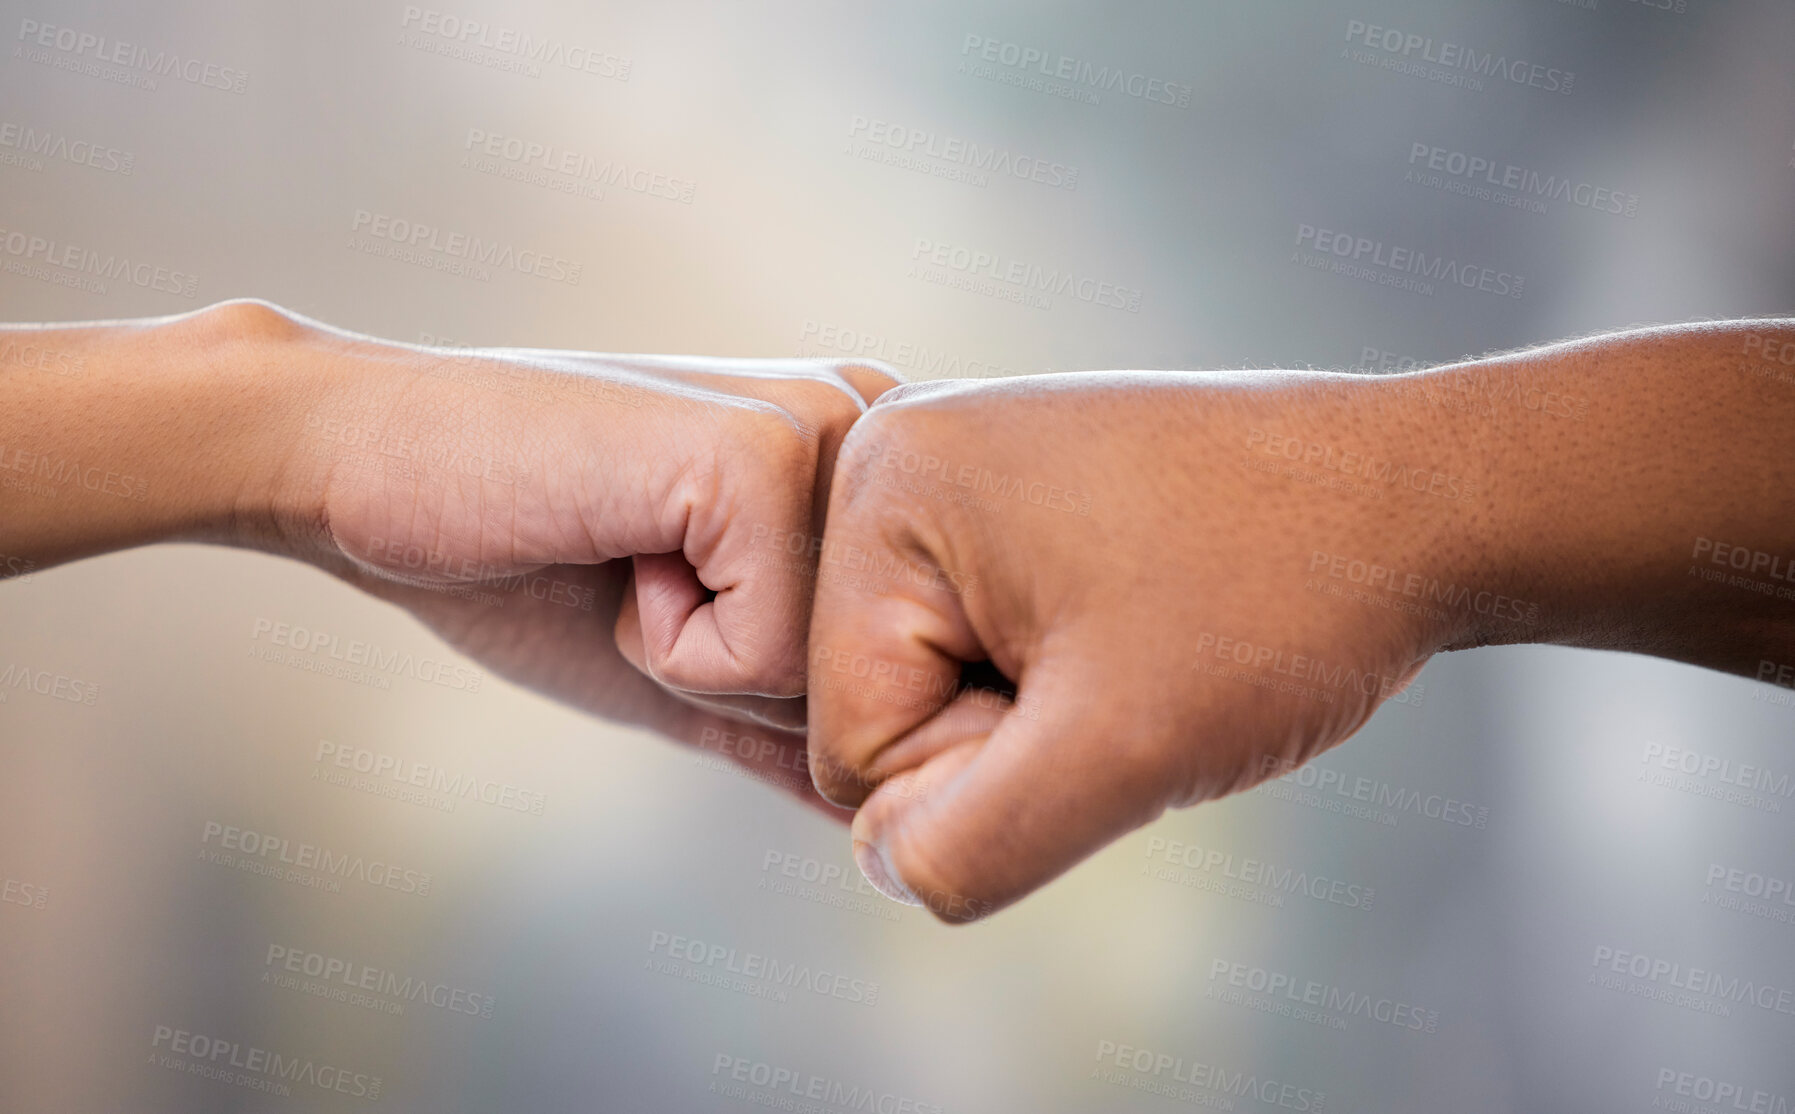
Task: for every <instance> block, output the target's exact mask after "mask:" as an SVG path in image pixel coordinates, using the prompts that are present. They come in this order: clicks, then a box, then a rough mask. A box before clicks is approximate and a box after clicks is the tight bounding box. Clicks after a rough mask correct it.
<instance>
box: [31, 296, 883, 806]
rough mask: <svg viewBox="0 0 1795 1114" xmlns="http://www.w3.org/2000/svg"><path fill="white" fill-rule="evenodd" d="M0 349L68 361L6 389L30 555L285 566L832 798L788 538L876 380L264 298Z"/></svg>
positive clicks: (798, 575) (817, 500) (581, 698)
mask: <svg viewBox="0 0 1795 1114" xmlns="http://www.w3.org/2000/svg"><path fill="white" fill-rule="evenodd" d="M9 342H10V343H11V344H12V349H11V351H13V352H15V353H17V352H19V351H21V344H29V345H30V346H31V347H32V351H33V356H32V357H31V359H32V360H33V361H35V362H36V363H39V364H41V363H44V362H50V363H52V364H53V365H54V364H55V361H54V359H53V358H45V357H42V356H39V355H37V353H52V354H66V355H67V356H68V357H69V359H67V360H65V361H63V362H62V364H60V365H56V366H62V367H75V368H78V369H79V372H80V373H79V374H77V375H72V376H71V375H62V374H56V373H54V372H51V371H46V370H45V369H43V368H41V367H34V366H26V367H20V366H17V361H15V366H13V367H10V368H7V369H5V372H4V378H3V379H0V384H4V392H5V394H6V396H7V399H6V404H5V406H4V407H3V408H0V409H3V415H0V453H3V454H4V456H3V457H0V476H4V477H8V478H17V479H18V480H20V481H21V483H22V484H23V483H24V482H25V481H30V482H32V483H37V484H39V485H40V488H46V489H54V490H53V494H51V495H50V496H49V497H45V496H44V494H43V491H42V490H33V489H31V488H29V487H27V486H19V485H12V486H6V487H0V554H6V555H9V556H14V557H18V558H21V559H22V560H20V561H19V562H18V566H19V568H21V569H22V568H23V567H24V564H25V562H27V561H28V562H29V563H30V564H31V565H32V566H34V567H36V568H39V569H42V568H47V567H49V566H51V565H54V564H57V563H60V562H62V561H67V560H73V559H77V558H80V557H84V556H88V555H91V554H96V553H104V552H107V551H110V550H115V549H120V548H126V547H129V546H133V545H141V544H146V543H150V542H155V541H164V540H204V541H214V542H222V543H226V544H234V545H243V546H252V547H256V548H261V549H265V550H268V551H271V552H275V553H280V554H284V555H288V556H293V557H297V558H300V559H303V560H306V561H309V562H311V563H313V564H316V565H318V566H319V567H321V568H324V569H326V570H327V571H329V572H331V573H333V574H335V575H337V576H340V577H342V578H343V579H344V580H346V581H348V582H350V583H352V584H355V585H357V586H358V587H360V588H363V589H364V590H367V591H369V592H372V593H374V594H376V595H379V596H381V597H383V598H386V599H389V600H392V601H393V602H395V603H398V604H400V605H401V606H404V607H407V608H409V609H410V610H412V611H414V612H415V613H417V614H418V616H419V617H420V618H421V619H423V620H424V621H425V622H426V623H428V624H429V625H430V626H432V627H433V628H435V629H436V630H437V631H438V632H439V633H441V634H443V635H444V637H445V638H447V639H448V640H449V641H450V642H451V643H453V644H454V645H456V646H457V647H458V648H460V649H461V650H463V651H464V652H466V653H468V654H469V655H470V656H473V657H475V658H477V659H479V660H480V661H482V662H483V663H484V664H485V665H487V666H488V667H490V668H491V669H493V670H494V671H495V672H498V673H500V674H501V675H503V676H506V677H508V678H511V679H513V680H515V681H518V682H519V683H522V684H525V685H527V686H529V687H531V688H535V689H538V690H540V691H544V692H546V693H548V694H550V695H552V696H555V697H557V698H560V699H562V700H564V701H566V702H568V703H570V704H573V705H575V706H576V707H579V708H581V709H583V710H586V711H589V712H593V713H595V714H600V715H604V716H607V717H608V718H612V719H617V720H621V721H624V722H629V723H633V724H639V725H643V726H649V727H652V728H654V729H656V730H659V731H662V732H663V733H666V734H669V735H671V736H673V737H675V738H678V739H681V740H683V741H686V742H688V743H692V744H694V745H710V746H712V747H713V748H714V749H717V750H718V751H719V752H720V753H722V754H723V755H724V756H725V757H728V758H732V759H737V760H740V761H741V762H742V763H743V764H745V765H747V766H749V767H750V768H751V769H752V770H754V772H756V773H757V774H761V775H764V776H765V777H766V778H767V779H768V780H770V781H772V782H774V783H775V784H781V785H785V786H787V787H788V788H789V789H790V790H791V791H793V792H794V793H796V794H797V795H798V796H799V797H801V798H803V799H805V800H807V801H808V802H810V803H811V804H812V805H816V804H817V803H818V802H817V798H816V796H815V793H814V790H812V789H811V787H810V785H809V784H808V780H807V779H806V778H804V777H802V776H801V775H802V774H803V773H804V772H805V769H806V765H805V761H804V758H803V745H804V744H803V735H802V730H801V729H802V727H803V725H804V718H805V709H804V701H803V698H802V694H803V689H804V669H805V651H804V638H805V634H806V631H807V629H808V625H809V615H810V603H811V592H812V587H813V583H814V578H815V559H814V556H813V555H812V553H811V550H810V548H809V547H808V546H804V545H799V546H796V547H793V546H781V547H779V548H777V549H775V547H774V546H773V545H772V542H773V540H775V539H787V538H800V539H808V538H811V537H814V536H815V534H816V532H817V531H819V530H820V529H821V525H822V522H821V515H822V509H823V507H824V506H825V505H826V499H827V493H828V484H829V478H830V476H831V474H832V466H833V462H834V456H835V452H836V450H837V448H838V447H839V445H840V443H841V439H842V438H843V436H845V434H846V432H847V430H848V428H849V427H850V426H851V425H852V423H853V422H854V420H855V419H857V418H858V417H859V416H860V415H861V413H862V412H863V411H864V410H865V408H866V405H867V403H868V402H869V401H871V400H872V399H874V398H876V397H877V396H878V394H879V393H880V392H881V391H883V390H885V389H887V388H889V387H890V386H891V385H893V384H894V383H895V382H896V380H895V378H894V377H892V376H891V375H890V374H889V373H887V372H885V371H882V370H880V369H879V368H877V367H874V366H871V365H865V364H835V363H830V362H827V361H814V360H717V359H705V358H695V357H692V358H675V357H619V356H600V355H594V354H589V353H576V352H557V351H544V350H528V351H525V350H496V349H495V350H480V351H471V350H457V351H444V350H433V349H427V348H422V347H418V346H408V345H397V344H390V343H387V342H383V341H378V340H374V339H371V338H368V337H362V336H357V335H354V334H350V333H345V332H342V331H339V330H335V329H331V328H328V327H326V326H323V325H321V324H319V323H316V322H312V321H308V320H305V319H303V318H299V317H297V316H296V315H293V314H290V313H286V312H284V311H281V310H279V309H277V308H275V307H272V306H269V305H266V304H263V303H256V302H236V303H225V304H222V305H220V306H215V307H211V308H209V309H206V310H203V311H200V312H199V313H197V314H191V315H187V316H184V317H179V318H170V319H162V320H158V321H148V322H125V323H117V324H101V325H83V326H71V327H59V328H32V327H14V328H11V329H7V330H4V331H0V344H5V343H9ZM71 463H72V465H73V467H71ZM71 477H73V478H71ZM82 477H85V480H84V479H83V478H82ZM794 548H795V549H796V552H793V551H792V550H793V549H794ZM5 564H6V563H5V562H0V567H4V566H5ZM8 571H9V572H13V571H19V569H8ZM471 584H479V585H481V587H480V591H479V593H478V594H477V595H476V594H475V593H472V592H469V591H466V590H465V588H466V586H467V585H471ZM458 587H459V588H462V589H464V590H462V591H460V592H457V591H454V589H456V588H458ZM495 595H496V596H499V597H501V598H502V599H503V604H502V606H494V605H493V604H492V603H491V602H490V600H491V598H492V597H493V596H495ZM676 697H677V698H676ZM744 724H747V725H748V726H747V727H746V729H744ZM744 730H745V733H744ZM794 770H795V771H797V773H796V774H794V773H793V771H794ZM824 811H826V812H827V813H829V814H830V815H831V816H833V817H840V818H842V819H845V817H843V816H842V814H840V813H839V812H837V811H836V810H833V809H827V808H825V809H824Z"/></svg>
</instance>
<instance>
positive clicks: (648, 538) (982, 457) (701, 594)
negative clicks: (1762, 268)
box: [0, 302, 1795, 923]
mask: <svg viewBox="0 0 1795 1114" xmlns="http://www.w3.org/2000/svg"><path fill="white" fill-rule="evenodd" d="M0 346H4V347H0V394H3V395H4V400H3V402H0V576H5V575H14V574H16V573H18V572H21V571H28V570H29V569H32V568H44V567H47V566H49V565H53V564H56V563H58V562H62V561H68V560H74V559H77V558H80V557H84V556H89V555H93V554H98V553H104V552H108V551H111V550H115V549H121V548H127V547H129V546H134V545H143V544H149V543H152V542H156V541H165V540H204V541H213V542H220V543H225V544H233V545H242V546H253V547H257V548H261V549H265V550H268V551H271V552H275V553H281V554H286V555H289V556H293V557H297V558H300V559H303V560H308V561H311V562H313V563H315V564H317V565H319V566H320V567H322V568H324V569H327V570H329V571H331V572H332V573H334V574H336V575H338V576H340V577H342V578H343V579H345V580H346V581H348V582H350V583H352V584H355V585H357V586H358V587H361V588H363V589H364V590H367V591H369V592H372V593H374V594H376V595H379V596H381V597H383V598H386V599H389V600H392V601H393V602H395V603H397V604H399V605H401V606H404V607H406V608H408V609H410V610H412V611H413V612H414V613H415V614H417V615H418V616H419V617H420V618H421V619H422V620H423V621H424V622H426V623H427V624H429V625H430V626H431V627H433V628H434V629H435V630H437V631H438V632H439V633H441V634H442V635H443V637H444V638H446V639H447V640H448V641H450V642H451V643H453V644H454V645H456V646H457V647H458V648H460V649H461V650H462V651H463V652H465V653H467V654H469V655H470V656H472V657H474V658H475V659H477V660H479V661H481V662H483V663H484V664H486V665H487V666H488V667H489V668H491V669H492V670H494V671H495V672H497V673H499V674H501V675H503V676H506V677H508V678H511V679H513V680H515V681H517V682H518V683H520V684H524V685H527V686H529V687H531V688H535V689H538V690H540V691H543V692H545V693H548V694H550V695H552V696H555V697H557V698H559V699H561V700H564V701H566V702H568V703H570V704H572V705H574V706H576V707H579V708H582V709H585V710H587V711H590V712H593V713H594V714H598V715H602V716H606V717H608V718H612V719H617V720H620V721H623V722H627V723H632V724H638V725H642V726H646V727H650V728H652V729H654V730H657V731H661V732H663V733H665V734H668V735H671V736H673V737H675V738H677V739H681V740H684V741H686V742H688V743H693V744H694V745H698V746H701V747H709V748H710V749H712V750H714V751H716V752H717V753H718V754H719V755H721V756H723V757H726V758H729V759H730V760H733V761H736V762H737V763H739V764H741V765H744V766H745V767H747V768H748V770H749V771H750V772H751V773H752V774H754V775H755V776H760V777H763V778H765V779H766V780H769V781H772V782H774V783H776V784H783V785H784V786H785V787H786V788H788V789H790V790H791V791H793V792H794V793H795V794H796V795H797V796H799V797H800V798H801V799H803V800H804V801H805V802H806V803H807V804H808V805H809V806H810V807H813V808H816V809H818V810H819V811H822V812H824V813H826V814H828V815H831V816H832V817H834V818H837V819H846V818H847V816H848V814H847V813H845V812H842V811H839V810H838V809H836V808H833V807H831V805H830V804H828V803H825V802H833V803H834V804H835V805H841V806H845V807H849V808H855V809H857V811H856V812H855V813H854V815H853V821H852V831H853V839H854V849H855V855H856V859H857V860H858V861H859V862H860V863H861V865H862V869H863V870H864V871H865V872H866V873H867V875H868V877H869V878H871V879H872V880H873V882H874V883H875V884H876V885H878V886H879V887H880V888H881V889H882V890H884V891H885V892H887V893H888V894H890V895H892V896H894V897H897V898H899V899H900V900H906V901H912V902H916V903H919V904H923V905H925V906H927V907H928V908H929V909H930V910H931V911H933V912H934V913H935V914H936V915H937V916H938V917H940V918H941V919H942V920H944V921H948V922H953V923H960V922H965V921H969V920H975V919H977V918H979V917H982V916H985V915H987V914H989V913H991V912H993V911H994V910H996V909H999V908H1001V907H1003V906H1004V905H1006V904H1008V903H1010V902H1013V901H1015V900H1017V899H1018V898H1020V897H1021V896H1023V895H1025V894H1026V893H1028V892H1030V891H1031V890H1033V889H1035V888H1037V887H1039V886H1040V885H1042V884H1044V883H1045V882H1047V881H1048V880H1050V879H1051V878H1053V877H1054V876H1056V875H1057V874H1059V873H1061V872H1062V871H1064V870H1066V869H1067V868H1069V867H1070V866H1071V865H1073V864H1074V863H1076V862H1077V861H1079V860H1080V859H1082V858H1083V857H1084V856H1086V855H1088V854H1090V853H1091V852H1092V851H1094V850H1096V849H1097V848H1099V847H1101V846H1102V845H1103V844H1104V843H1106V842H1108V841H1109V840H1111V839H1114V838H1115V837H1117V836H1119V835H1121V834H1123V833H1125V832H1127V831H1129V830H1131V829H1133V828H1135V827H1137V826H1139V825H1141V824H1144V823H1146V822H1148V821H1150V820H1152V819H1153V818H1154V817H1156V816H1158V815H1159V814H1160V813H1161V812H1162V811H1163V810H1164V809H1166V808H1168V807H1178V806H1186V805H1191V804H1195V803H1197V802H1200V801H1204V800H1210V799H1214V798H1216V797H1220V796H1223V795H1226V794H1229V793H1233V792H1238V791H1240V790H1243V789H1246V788H1248V787H1250V786H1252V785H1254V784H1257V783H1259V782H1261V781H1263V780H1265V779H1267V778H1269V777H1273V776H1277V775H1278V774H1280V773H1283V772H1286V771H1287V770H1289V769H1290V768H1292V767H1293V766H1294V765H1296V764H1300V763H1302V762H1304V761H1307V760H1308V759H1310V758H1312V757H1314V756H1315V755H1316V754H1319V753H1321V752H1322V751H1324V750H1326V749H1327V748H1328V747H1331V746H1333V745H1336V744H1338V743H1339V742H1341V741H1342V740H1344V739H1345V738H1347V737H1348V736H1349V735H1351V734H1352V733H1353V732H1354V731H1355V730H1357V729H1358V728H1359V727H1360V726H1361V725H1363V723H1364V722H1365V721H1366V720H1367V719H1368V718H1369V717H1370V716H1371V714H1372V713H1373V712H1374V711H1375V710H1376V708H1377V707H1378V706H1379V705H1380V704H1381V703H1383V702H1384V701H1386V700H1389V699H1392V698H1395V697H1396V696H1397V695H1398V694H1400V693H1401V692H1402V691H1403V687H1404V686H1405V685H1406V684H1408V683H1409V682H1410V681H1412V679H1413V677H1414V675H1415V674H1416V672H1417V671H1419V669H1420V668H1421V666H1422V665H1423V664H1424V663H1425V662H1426V661H1427V660H1428V658H1429V657H1430V656H1432V655H1433V654H1435V653H1438V652H1440V651H1443V650H1451V649H1459V648H1464V647H1471V646H1479V645H1487V644H1494V643H1518V642H1530V641H1537V642H1554V643H1559V644H1563V645H1571V646H1586V647H1595V648H1602V649H1615V650H1628V651H1634V652H1641V653H1649V654H1656V655H1659V656H1664V657H1669V658H1674V659H1676V660H1680V661H1685V662H1691V663H1694V664H1698V665H1703V666H1708V667H1711V668H1715V669H1722V670H1727V671H1730V672H1733V673H1738V674H1742V675H1745V676H1751V677H1756V678H1758V679H1761V680H1767V681H1771V682H1773V683H1780V684H1788V685H1795V572H1791V571H1790V570H1791V567H1792V565H1795V453H1792V452H1791V449H1792V448H1795V440H1792V436H1795V435H1792V434H1791V433H1790V431H1791V430H1795V371H1792V370H1790V368H1791V366H1795V324H1792V323H1790V322H1787V321H1754V322H1730V323H1716V324H1707V325H1695V326H1684V327H1678V328H1667V329H1655V330H1641V331H1637V332H1633V333H1625V334H1616V335H1612V336H1606V337H1598V338H1592V339H1588V340H1583V341H1577V342H1571V343H1566V344H1561V345H1554V346H1551V347H1547V348H1541V349H1534V350H1531V351H1527V352H1522V353H1517V354H1511V355H1506V356H1496V357H1489V358H1485V359H1482V360H1475V361H1470V362H1467V363H1464V364H1459V365H1453V366H1450V367H1445V368H1439V369H1434V370H1431V371H1427V372H1417V373H1411V374H1405V375H1395V376H1382V377H1366V376H1349V375H1330V374H1325V373H1296V372H1218V373H1176V372H1151V373H1150V372H1117V373H1089V374H1075V375H1048V376H1034V377H1025V378H1017V379H1012V380H1005V381H997V382H945V383H933V384H916V385H910V386H903V387H896V388H893V386H892V384H893V383H894V382H895V380H894V378H893V377H892V376H891V375H890V374H889V373H888V372H886V371H884V370H882V369H880V368H878V367H875V366H866V365H858V364H827V363H819V362H816V361H790V360H788V361H722V360H713V359H698V358H668V357H618V356H598V355H593V354H589V353H571V352H551V351H542V350H496V349H494V350H479V351H465V350H463V351H445V350H436V349H428V348H422V347H419V346H413V345H399V344H390V343H386V342H381V341H376V340H372V339H370V338H367V337H360V336H355V335H353V334H349V333H344V332H341V331H338V330H334V329H330V328H328V327H326V326H322V325H319V324H318V323H316V322H310V321H306V320H303V319H300V318H297V317H295V316H294V315H291V314H288V313H284V312H282V311H279V310H277V309H275V308H274V307H270V306H267V305H265V304H261V303H253V302H250V303H228V304H225V305H221V306H217V307H212V308H210V309H208V310H204V311H201V312H200V313H197V314H191V315H187V316H185V317H180V318H170V319H161V320H156V321H143V322H121V323H111V324H99V325H81V326H61V327H37V326H16V327H6V328H0ZM27 350H29V351H28V352H27ZM825 509H826V511H827V513H826V514H825V513H824V511H825ZM1778 569H1781V570H1782V571H1781V572H1780V573H1779V572H1778V571H1777V570H1778ZM469 585H479V588H480V593H481V594H495V595H500V596H502V597H503V598H504V606H503V607H494V606H492V605H491V603H490V601H486V602H483V601H482V600H480V599H479V598H469V596H470V595H475V594H474V593H470V592H467V591H465V589H466V588H467V587H468V586H469ZM1766 588H1767V589H1768V590H1766ZM1781 589H1787V592H1786V594H1783V593H1781V592H1780V591H1779V590H1781ZM806 636H808V637H806ZM806 724H808V738H807V737H806V735H805V733H804V732H803V730H801V729H803V728H804V727H805V726H806ZM744 725H746V726H745V727H744ZM806 769H807V770H808V773H809V774H810V775H811V778H812V779H814V784H815V790H813V789H812V788H811V786H810V784H808V783H807V782H806V781H805V780H804V779H803V778H802V777H801V776H794V775H793V771H805V770H806ZM818 791H820V796H819V795H818Z"/></svg>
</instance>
